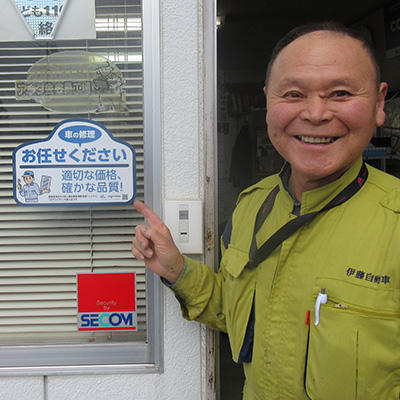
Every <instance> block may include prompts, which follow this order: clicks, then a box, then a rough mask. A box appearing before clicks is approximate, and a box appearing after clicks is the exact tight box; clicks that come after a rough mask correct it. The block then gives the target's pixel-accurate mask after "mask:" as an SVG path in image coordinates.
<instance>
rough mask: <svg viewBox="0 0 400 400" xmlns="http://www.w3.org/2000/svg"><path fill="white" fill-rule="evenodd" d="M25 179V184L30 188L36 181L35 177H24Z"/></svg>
mask: <svg viewBox="0 0 400 400" xmlns="http://www.w3.org/2000/svg"><path fill="white" fill-rule="evenodd" d="M23 178H24V182H25V183H26V184H27V185H28V186H30V185H31V183H32V182H33V180H34V179H35V178H34V177H33V176H31V175H24V176H23Z"/></svg>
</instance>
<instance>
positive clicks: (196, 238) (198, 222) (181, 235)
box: [164, 200, 203, 254]
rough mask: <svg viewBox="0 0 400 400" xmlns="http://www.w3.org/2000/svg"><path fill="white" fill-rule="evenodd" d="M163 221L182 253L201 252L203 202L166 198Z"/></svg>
mask: <svg viewBox="0 0 400 400" xmlns="http://www.w3.org/2000/svg"><path fill="white" fill-rule="evenodd" d="M164 222H165V224H166V225H167V226H168V228H169V229H170V231H171V234H172V237H173V238H174V241H175V244H176V245H177V247H178V249H179V250H180V251H181V252H182V253H186V254H201V253H203V203H202V201H201V200H166V201H165V215H164Z"/></svg>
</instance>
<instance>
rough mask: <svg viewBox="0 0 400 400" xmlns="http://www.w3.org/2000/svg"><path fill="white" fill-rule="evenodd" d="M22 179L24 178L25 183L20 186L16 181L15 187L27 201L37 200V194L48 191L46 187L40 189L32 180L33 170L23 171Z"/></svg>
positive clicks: (33, 178)
mask: <svg viewBox="0 0 400 400" xmlns="http://www.w3.org/2000/svg"><path fill="white" fill-rule="evenodd" d="M22 179H23V180H24V182H25V185H24V186H22V185H21V184H20V183H19V182H18V185H17V189H18V191H19V193H20V195H21V196H22V197H24V198H25V201H26V202H27V203H34V202H37V201H38V199H39V195H41V194H43V193H48V192H49V190H48V189H44V190H42V189H40V187H39V185H38V184H37V183H35V182H34V180H35V175H34V174H33V171H25V172H24V175H22Z"/></svg>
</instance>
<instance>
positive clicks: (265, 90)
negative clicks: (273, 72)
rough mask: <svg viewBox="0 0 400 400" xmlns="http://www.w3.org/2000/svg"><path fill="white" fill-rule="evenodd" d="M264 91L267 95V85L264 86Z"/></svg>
mask: <svg viewBox="0 0 400 400" xmlns="http://www.w3.org/2000/svg"><path fill="white" fill-rule="evenodd" d="M263 92H264V94H265V96H267V87H266V86H264V89H263Z"/></svg>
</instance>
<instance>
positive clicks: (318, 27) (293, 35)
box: [265, 21, 381, 86]
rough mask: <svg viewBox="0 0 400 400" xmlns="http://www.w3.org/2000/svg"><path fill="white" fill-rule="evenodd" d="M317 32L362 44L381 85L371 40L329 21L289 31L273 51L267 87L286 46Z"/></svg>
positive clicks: (358, 32) (359, 32) (355, 31)
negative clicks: (336, 34) (273, 67)
mask: <svg viewBox="0 0 400 400" xmlns="http://www.w3.org/2000/svg"><path fill="white" fill-rule="evenodd" d="M317 31H328V32H335V33H338V34H341V35H345V36H349V37H351V38H353V39H356V40H358V41H359V42H361V44H362V46H363V47H364V48H365V50H366V51H367V53H368V55H369V56H370V59H371V61H372V64H373V66H374V68H375V74H376V82H377V86H378V85H379V83H380V80H381V74H380V68H379V64H378V59H377V56H376V54H375V50H374V47H373V45H372V43H371V42H370V40H369V39H368V38H367V37H366V35H364V34H363V33H362V32H361V31H358V30H356V29H352V28H349V27H347V26H345V25H343V24H341V23H340V22H336V21H327V22H318V23H311V24H306V25H300V26H298V27H296V28H294V29H292V30H291V31H289V32H288V33H287V34H286V35H285V36H283V38H282V39H280V40H279V41H278V43H277V44H276V45H275V47H274V48H273V50H272V54H271V57H270V60H269V63H268V66H267V73H266V77H265V84H266V85H267V84H268V80H269V77H270V74H271V69H272V65H273V64H274V62H275V60H276V58H277V57H278V55H279V53H280V52H281V51H282V50H283V49H284V48H285V47H286V46H288V45H289V44H290V43H292V42H294V41H295V40H296V39H298V38H299V37H301V36H304V35H307V34H309V33H312V32H317Z"/></svg>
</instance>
